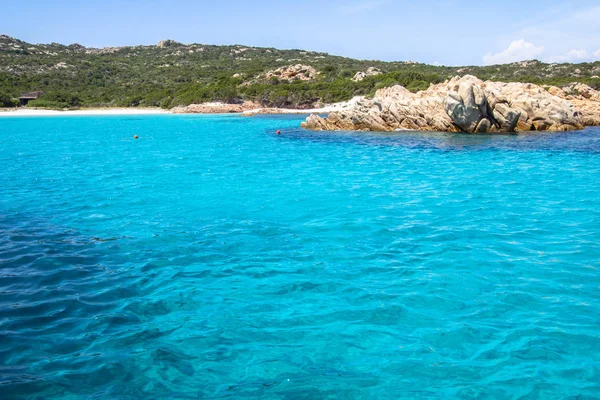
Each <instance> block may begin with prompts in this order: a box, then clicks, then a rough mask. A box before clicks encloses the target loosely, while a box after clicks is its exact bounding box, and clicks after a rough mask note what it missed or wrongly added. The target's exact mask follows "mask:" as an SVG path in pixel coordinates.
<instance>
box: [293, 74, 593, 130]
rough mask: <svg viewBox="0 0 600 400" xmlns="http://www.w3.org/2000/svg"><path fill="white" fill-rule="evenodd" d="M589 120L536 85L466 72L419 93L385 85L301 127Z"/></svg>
mask: <svg viewBox="0 0 600 400" xmlns="http://www.w3.org/2000/svg"><path fill="white" fill-rule="evenodd" d="M584 122H585V121H584V119H583V118H582V115H581V112H580V111H578V110H577V109H576V107H575V106H574V105H573V104H572V103H571V102H570V101H568V100H567V99H565V98H561V97H559V96H556V95H553V94H551V93H550V92H548V91H547V90H545V89H543V88H541V87H539V86H537V85H533V84H526V83H500V82H489V81H488V82H483V81H482V80H480V79H478V78H476V77H474V76H470V75H466V76H464V77H456V78H453V79H451V80H449V81H446V82H444V83H442V84H438V85H431V86H430V87H429V89H427V90H425V91H421V92H418V93H411V92H409V91H408V90H406V89H405V88H403V87H401V86H394V87H391V88H386V89H380V90H378V91H377V93H376V95H375V97H374V98H373V99H372V100H369V99H366V98H362V99H360V100H359V101H357V102H356V103H355V104H354V105H353V106H352V107H348V108H345V109H343V110H341V111H337V112H332V113H331V114H329V116H328V117H327V118H323V117H319V116H316V115H311V116H310V117H309V118H308V119H307V120H306V122H304V123H303V124H302V126H303V127H305V128H308V129H313V130H372V131H393V130H405V129H416V130H423V131H443V132H461V131H462V132H469V133H487V132H515V131H517V132H518V131H566V130H575V129H581V128H583V126H584Z"/></svg>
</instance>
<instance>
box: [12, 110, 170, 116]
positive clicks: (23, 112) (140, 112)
mask: <svg viewBox="0 0 600 400" xmlns="http://www.w3.org/2000/svg"><path fill="white" fill-rule="evenodd" d="M168 113H169V111H167V110H163V109H161V108H97V109H88V110H73V111H56V110H36V109H27V108H19V109H17V110H11V111H2V109H0V118H1V117H33V116H52V115H59V116H72V115H150V114H168Z"/></svg>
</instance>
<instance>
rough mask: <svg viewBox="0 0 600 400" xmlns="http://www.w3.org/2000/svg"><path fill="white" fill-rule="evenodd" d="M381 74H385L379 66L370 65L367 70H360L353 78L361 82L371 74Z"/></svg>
mask: <svg viewBox="0 0 600 400" xmlns="http://www.w3.org/2000/svg"><path fill="white" fill-rule="evenodd" d="M381 74H383V72H381V70H380V69H379V68H375V67H369V68H368V69H367V70H366V71H358V72H357V73H356V75H354V78H352V80H353V81H354V82H360V81H362V80H363V79H365V78H368V77H370V76H377V75H381Z"/></svg>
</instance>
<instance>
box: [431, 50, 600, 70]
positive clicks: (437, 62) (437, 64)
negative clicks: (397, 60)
mask: <svg viewBox="0 0 600 400" xmlns="http://www.w3.org/2000/svg"><path fill="white" fill-rule="evenodd" d="M598 51H600V50H598ZM431 65H435V66H436V67H441V66H442V63H440V62H439V61H434V62H433V64H431Z"/></svg>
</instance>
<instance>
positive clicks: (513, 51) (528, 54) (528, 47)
mask: <svg viewBox="0 0 600 400" xmlns="http://www.w3.org/2000/svg"><path fill="white" fill-rule="evenodd" d="M543 53H544V46H536V45H534V44H533V43H531V42H526V41H525V39H520V40H515V41H513V42H512V43H511V44H510V45H509V46H508V48H507V49H505V50H503V51H501V52H499V53H496V54H492V53H488V54H486V55H485V56H483V62H484V63H485V64H486V65H492V64H506V63H511V62H515V61H524V60H532V59H534V58H536V57H538V56H540V55H541V54H543Z"/></svg>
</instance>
